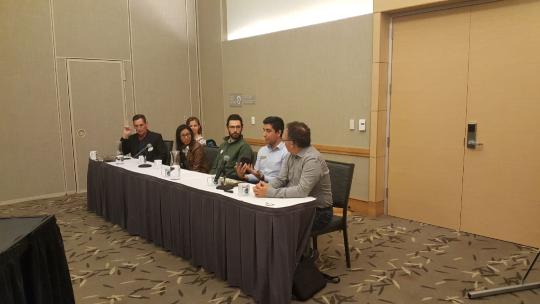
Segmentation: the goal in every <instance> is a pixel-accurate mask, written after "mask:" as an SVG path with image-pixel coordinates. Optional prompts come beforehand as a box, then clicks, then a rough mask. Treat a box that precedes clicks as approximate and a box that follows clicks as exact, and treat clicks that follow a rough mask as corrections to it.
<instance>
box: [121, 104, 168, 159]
mask: <svg viewBox="0 0 540 304" xmlns="http://www.w3.org/2000/svg"><path fill="white" fill-rule="evenodd" d="M133 127H134V128H135V133H134V134H132V135H130V134H131V132H132V129H131V128H130V127H129V126H125V127H124V131H123V133H122V138H121V139H120V141H121V142H122V153H124V154H128V153H131V156H135V155H136V154H137V153H139V152H140V151H143V150H144V149H145V147H146V146H147V145H148V144H151V145H152V151H148V150H149V149H147V150H146V151H144V152H142V154H141V155H144V156H146V160H148V161H154V160H156V159H161V160H162V161H163V163H168V155H167V147H166V146H165V143H164V142H163V137H161V134H159V133H155V132H152V131H150V130H148V124H147V122H146V117H145V116H144V115H143V114H137V115H135V116H133Z"/></svg>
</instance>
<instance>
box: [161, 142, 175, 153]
mask: <svg viewBox="0 0 540 304" xmlns="http://www.w3.org/2000/svg"><path fill="white" fill-rule="evenodd" d="M163 142H164V143H165V147H167V153H169V152H171V151H172V150H173V141H172V140H163Z"/></svg>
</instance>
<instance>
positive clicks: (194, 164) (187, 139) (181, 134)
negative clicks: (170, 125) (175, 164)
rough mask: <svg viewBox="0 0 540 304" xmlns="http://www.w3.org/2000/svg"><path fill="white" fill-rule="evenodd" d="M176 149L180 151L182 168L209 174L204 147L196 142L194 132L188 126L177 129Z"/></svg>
mask: <svg viewBox="0 0 540 304" xmlns="http://www.w3.org/2000/svg"><path fill="white" fill-rule="evenodd" d="M176 149H178V151H180V161H181V164H180V166H181V167H182V168H184V169H188V170H192V171H199V172H203V173H208V164H207V163H206V157H205V155H204V154H205V153H204V147H203V146H202V145H201V144H200V143H198V142H196V141H195V139H194V138H193V131H191V129H190V128H189V127H188V126H186V125H180V126H179V127H178V128H176Z"/></svg>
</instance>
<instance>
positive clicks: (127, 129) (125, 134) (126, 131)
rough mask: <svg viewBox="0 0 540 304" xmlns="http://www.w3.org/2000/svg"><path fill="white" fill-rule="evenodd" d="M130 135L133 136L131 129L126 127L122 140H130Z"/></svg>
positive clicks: (123, 130)
mask: <svg viewBox="0 0 540 304" xmlns="http://www.w3.org/2000/svg"><path fill="white" fill-rule="evenodd" d="M129 135H131V128H130V127H129V126H124V128H123V129H122V138H123V139H128V137H129Z"/></svg>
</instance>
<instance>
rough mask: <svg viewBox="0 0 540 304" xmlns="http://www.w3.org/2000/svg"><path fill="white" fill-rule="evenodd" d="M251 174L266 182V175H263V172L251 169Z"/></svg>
mask: <svg viewBox="0 0 540 304" xmlns="http://www.w3.org/2000/svg"><path fill="white" fill-rule="evenodd" d="M250 173H251V174H253V175H254V176H255V177H256V178H257V179H258V180H260V181H263V182H264V174H263V173H262V171H261V170H255V169H253V168H251V172H250Z"/></svg>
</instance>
